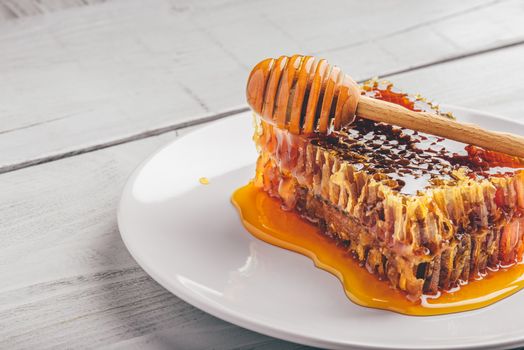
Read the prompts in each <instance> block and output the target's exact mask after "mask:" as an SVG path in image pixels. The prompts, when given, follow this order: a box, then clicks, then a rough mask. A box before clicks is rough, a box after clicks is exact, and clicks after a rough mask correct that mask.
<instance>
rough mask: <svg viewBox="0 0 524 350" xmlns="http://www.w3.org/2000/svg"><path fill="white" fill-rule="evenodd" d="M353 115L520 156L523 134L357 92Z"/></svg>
mask: <svg viewBox="0 0 524 350" xmlns="http://www.w3.org/2000/svg"><path fill="white" fill-rule="evenodd" d="M356 114H357V116H359V117H362V118H365V119H371V120H373V121H376V122H384V123H388V124H393V125H397V126H401V127H404V128H408V129H412V130H417V131H421V132H425V133H428V134H431V135H435V136H441V137H445V138H448V139H451V140H455V141H459V142H463V143H466V144H471V145H474V146H479V147H482V148H486V149H489V150H492V151H497V152H502V153H506V154H509V155H512V156H517V157H521V158H524V137H522V136H518V135H514V134H510V133H503V132H497V131H490V130H485V129H482V128H480V127H478V126H476V125H473V124H467V123H460V122H458V121H455V120H452V119H448V118H445V117H442V116H439V115H437V114H433V113H426V112H414V111H411V110H409V109H407V108H404V107H402V106H399V105H397V104H394V103H391V102H386V101H382V100H378V99H374V98H371V97H367V96H360V99H359V102H358V106H357V112H356Z"/></svg>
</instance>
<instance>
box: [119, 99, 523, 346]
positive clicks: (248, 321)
mask: <svg viewBox="0 0 524 350" xmlns="http://www.w3.org/2000/svg"><path fill="white" fill-rule="evenodd" d="M441 106H442V107H443V108H444V109H449V110H451V111H452V112H453V113H454V114H456V113H457V112H459V113H460V111H464V112H466V113H469V114H478V115H481V116H482V117H487V118H488V119H495V120H503V121H506V122H510V123H515V124H520V125H522V126H524V121H519V120H512V119H511V118H508V117H505V116H500V115H497V114H495V113H491V112H484V111H481V110H478V109H474V108H468V107H461V106H456V105H450V104H441ZM246 113H251V112H250V111H249V110H247V111H240V112H238V113H235V114H232V115H228V116H227V117H224V118H221V119H219V120H215V121H212V122H210V123H207V124H206V125H203V126H202V127H201V128H198V129H196V130H192V131H190V132H188V133H187V134H185V135H182V136H180V137H177V138H175V139H173V140H171V141H169V142H167V143H165V144H164V145H162V146H160V147H158V148H157V149H155V150H154V151H153V152H151V153H150V154H149V155H148V156H147V157H146V158H145V159H144V160H142V161H141V162H140V163H139V164H138V165H137V166H136V167H135V168H134V169H133V171H132V172H131V173H130V175H129V176H128V177H127V179H126V182H125V185H124V187H123V189H122V194H121V196H120V199H119V203H118V207H117V225H118V230H119V233H120V237H121V238H122V241H123V242H124V246H125V247H126V249H127V250H128V251H129V253H130V254H131V256H132V257H133V259H134V260H135V261H136V262H137V264H138V265H139V266H140V267H141V268H142V269H143V270H144V271H145V272H146V273H147V274H148V275H149V276H150V277H151V278H152V279H153V280H155V281H156V282H157V283H159V284H160V285H161V286H162V287H163V288H165V289H167V290H168V291H169V292H170V293H172V294H173V295H175V296H176V297H178V298H180V299H182V300H183V301H184V302H186V303H188V304H190V305H192V306H194V307H196V308H198V309H200V310H202V311H204V312H206V313H208V314H210V315H212V316H214V317H217V318H219V319H221V320H224V321H226V322H229V323H232V324H234V325H236V326H238V327H241V328H245V329H248V330H250V331H253V332H257V333H260V334H263V335H266V336H269V337H274V338H278V339H281V340H286V341H291V342H294V343H298V344H302V345H307V346H316V347H329V348H333V349H348V348H349V349H355V348H358V349H384V347H383V345H380V344H378V343H375V344H370V343H361V342H350V341H343V342H340V341H330V340H324V339H318V338H315V337H312V336H309V335H304V334H300V333H297V332H294V331H289V330H287V331H283V330H281V329H279V328H277V327H273V326H271V325H270V324H267V323H264V322H262V321H257V320H256V319H252V318H250V317H248V316H243V314H242V313H240V312H237V311H235V310H233V309H230V308H227V307H224V306H223V305H221V304H220V303H213V302H211V301H210V300H208V299H205V298H203V297H200V296H199V295H198V294H197V293H190V292H189V290H188V289H187V288H183V286H182V285H181V284H180V283H174V282H173V281H168V280H165V279H164V278H163V277H162V276H161V275H159V274H157V272H156V271H155V269H154V268H152V267H151V266H149V264H148V263H147V262H146V261H144V259H143V258H142V257H141V256H140V254H139V253H138V252H137V251H136V250H135V248H134V246H133V245H132V244H131V243H130V242H129V240H128V238H129V237H127V236H126V234H125V228H124V226H125V225H124V223H123V219H122V215H123V214H122V210H123V209H122V208H123V201H124V199H125V198H124V197H125V194H126V193H127V192H129V189H130V186H132V183H133V180H134V179H135V178H136V177H137V176H138V174H139V173H140V170H141V169H142V168H143V167H144V166H145V165H146V164H147V163H148V162H149V161H150V160H151V159H152V158H153V157H155V156H156V155H157V154H159V153H161V152H163V151H164V150H165V149H166V148H168V147H170V146H171V145H172V144H174V143H175V142H178V141H179V140H181V139H182V138H185V137H188V136H191V135H192V134H194V133H198V132H201V131H202V130H204V129H208V128H214V127H215V126H216V125H217V124H221V123H225V122H228V121H229V120H230V119H232V118H238V117H240V116H241V115H243V114H246ZM233 209H234V208H233ZM255 239H257V240H258V238H256V237H255ZM178 284H180V287H181V288H176V286H177V285H178ZM413 317H418V316H413ZM427 317H431V316H427ZM519 345H524V333H523V334H522V336H520V337H513V338H511V339H510V340H508V341H505V342H504V341H502V342H501V341H490V342H486V341H483V342H479V343H470V344H467V345H458V346H454V347H450V346H449V345H439V346H431V345H430V344H428V346H425V347H422V348H421V347H420V346H416V347H415V346H412V345H410V344H409V343H404V344H396V345H393V346H389V347H387V349H392V350H400V349H438V350H443V349H487V348H490V349H491V348H503V347H504V348H505V347H508V346H509V347H515V346H519Z"/></svg>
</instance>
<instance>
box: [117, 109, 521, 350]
mask: <svg viewBox="0 0 524 350" xmlns="http://www.w3.org/2000/svg"><path fill="white" fill-rule="evenodd" d="M450 109H451V110H453V111H454V112H455V113H456V115H457V116H460V119H461V120H463V121H467V122H475V123H477V124H480V125H481V126H483V127H486V128H489V129H496V130H501V131H511V132H514V133H517V134H521V135H522V134H524V125H521V124H518V123H515V122H512V121H509V120H504V119H501V118H497V117H495V116H492V115H488V114H486V113H482V112H478V111H472V110H466V109H462V108H447V110H450ZM251 135H252V121H251V116H250V114H249V113H243V114H240V115H237V116H234V117H230V118H227V119H224V120H221V121H218V122H215V123H213V124H210V125H209V126H207V127H204V128H202V129H200V130H197V131H195V132H193V133H191V134H188V135H187V136H185V137H182V138H180V139H177V140H175V141H173V142H172V143H170V144H168V145H167V146H165V147H163V148H161V149H160V150H159V151H157V152H155V153H154V154H153V155H151V156H150V157H149V158H148V159H147V160H145V161H144V163H143V164H142V165H141V166H140V167H138V169H136V170H135V172H134V174H133V175H132V176H131V177H130V179H129V180H128V183H127V185H126V187H125V189H124V192H123V195H122V199H121V202H120V208H119V212H118V225H119V228H120V232H121V234H122V238H123V240H124V242H125V244H126V246H127V248H128V249H129V251H130V252H131V254H132V255H133V257H134V258H135V259H136V261H137V262H138V263H139V264H140V265H141V266H142V267H143V268H144V270H146V271H147V273H149V274H150V275H151V276H152V277H153V278H154V279H155V280H157V281H158V282H159V283H160V284H161V285H163V286H164V287H165V288H167V289H168V290H170V291H171V292H172V293H174V294H176V295H177V296H178V297H180V298H182V299H183V300H185V301H187V302H188V303H190V304H193V305H194V306H196V307H198V308H200V309H202V310H204V311H206V312H208V313H210V314H212V315H214V316H217V317H219V318H222V319H224V320H226V321H229V322H232V323H234V324H237V325H239V326H242V327H245V328H248V329H251V330H253V331H257V332H260V333H263V334H267V335H270V336H274V337H278V338H282V339H286V340H290V341H294V342H298V343H302V344H306V345H313V346H321V347H327V348H340V349H342V348H344V349H345V348H389V349H408V348H409V349H411V348H424V349H429V348H439V349H450V348H460V349H464V348H471V347H490V348H492V347H509V346H517V345H522V344H524V317H522V315H521V312H520V310H523V309H524V293H523V292H520V293H517V294H515V295H513V296H511V297H509V298H507V299H505V300H502V301H500V302H498V303H496V304H494V305H492V306H489V307H486V308H483V309H480V310H476V311H470V312H464V313H459V314H452V315H445V316H431V317H411V316H403V315H399V314H396V313H393V312H389V311H382V310H374V309H367V308H364V307H360V306H357V305H355V304H353V303H352V302H351V301H349V300H348V299H347V297H346V295H345V294H344V291H343V289H342V286H341V284H340V282H339V281H338V280H337V279H336V278H335V277H334V276H332V275H330V274H329V273H327V272H325V271H323V270H319V269H317V268H315V267H314V265H313V263H312V262H311V260H309V259H308V258H306V257H304V256H302V255H299V254H296V253H293V252H290V251H286V250H284V249H280V248H277V247H274V246H271V245H269V244H267V243H264V242H262V241H259V240H258V239H256V238H254V237H252V236H251V235H250V234H249V233H248V232H247V231H246V230H245V229H244V228H243V227H242V225H241V223H240V221H239V217H238V214H237V212H236V210H235V209H234V208H233V206H232V204H231V203H230V196H231V193H232V192H233V191H234V190H235V189H236V188H237V187H240V186H242V185H244V184H246V183H247V182H248V180H249V179H250V178H251V177H252V176H253V174H254V162H255V160H256V156H257V154H256V152H255V148H254V146H253V143H252V141H251ZM201 177H207V178H209V181H210V183H209V185H202V184H200V182H199V178H201Z"/></svg>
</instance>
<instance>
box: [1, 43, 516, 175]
mask: <svg viewBox="0 0 524 350" xmlns="http://www.w3.org/2000/svg"><path fill="white" fill-rule="evenodd" d="M523 44H524V38H522V39H519V40H516V41H511V42H507V43H503V44H499V45H493V46H490V47H487V48H484V49H481V50H475V51H471V52H465V53H462V54H460V55H456V56H450V57H446V58H443V59H439V60H435V61H431V62H427V63H423V64H420V65H415V66H411V67H408V68H406V69H401V70H396V71H391V72H386V73H383V74H381V75H378V77H380V78H386V77H390V76H393V75H397V74H402V73H408V72H413V71H417V70H420V69H424V68H428V67H432V66H437V65H441V64H445V63H448V62H453V61H458V60H462V59H466V58H469V57H474V56H479V55H483V54H487V53H490V52H494V51H498V50H504V49H509V48H512V47H516V46H520V45H523ZM371 78H373V77H369V78H366V79H362V80H360V81H358V82H359V83H362V82H364V81H366V80H368V79H371ZM248 110H249V107H248V106H240V107H235V108H232V109H229V110H226V111H222V112H219V113H214V114H210V115H206V116H203V117H201V118H198V119H195V120H191V121H188V122H183V123H174V124H171V125H166V126H162V127H159V128H155V129H151V130H146V131H143V132H139V133H136V134H132V135H128V136H125V137H120V138H117V139H114V140H109V141H107V142H102V143H99V144H96V145H91V146H87V147H83V148H78V149H75V150H70V151H65V152H60V153H57V154H52V155H48V156H44V157H40V158H34V159H30V160H28V161H24V162H20V163H16V164H8V165H4V166H0V174H4V173H8V172H12V171H16V170H20V169H24V168H28V167H31V166H35V165H39V164H44V163H49V162H53V161H57V160H60V159H64V158H69V157H74V156H77V155H80V154H84V153H89V152H94V151H97V150H100V149H104V148H108V147H113V146H117V145H121V144H124V143H128V142H134V141H138V140H142V139H146V138H148V137H154V136H158V135H162V134H165V133H167V132H171V131H176V130H179V129H183V128H186V127H190V126H196V125H200V124H204V123H208V122H211V121H215V120H219V119H222V118H226V117H229V116H232V115H235V114H238V113H242V112H246V111H248Z"/></svg>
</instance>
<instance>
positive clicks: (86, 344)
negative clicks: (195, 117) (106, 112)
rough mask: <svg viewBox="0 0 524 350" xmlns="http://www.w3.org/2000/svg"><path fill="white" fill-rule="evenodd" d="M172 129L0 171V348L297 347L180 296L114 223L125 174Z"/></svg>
mask: <svg viewBox="0 0 524 350" xmlns="http://www.w3.org/2000/svg"><path fill="white" fill-rule="evenodd" d="M174 137H175V133H168V134H165V135H163V136H161V137H151V138H148V139H147V140H143V141H139V142H131V143H128V144H125V145H122V146H117V147H112V148H109V149H106V150H101V151H97V152H94V153H90V154H85V155H82V156H77V157H72V158H68V159H64V160H61V161H57V162H52V163H48V164H45V165H40V166H38V167H33V168H28V169H24V170H20V171H17V172H12V173H9V174H3V175H1V176H0V177H1V181H0V191H1V193H2V199H1V200H0V208H1V210H2V212H3V219H2V227H1V228H0V240H1V241H2V245H1V246H0V276H2V284H1V285H0V348H2V349H35V348H37V349H42V348H100V347H103V346H109V345H111V346H112V347H114V348H126V349H127V348H143V347H144V346H147V347H148V348H157V349H162V348H164V349H166V348H171V349H173V348H177V349H231V348H244V349H248V348H250V349H269V348H281V349H296V348H298V347H299V346H298V345H296V344H292V343H286V342H282V341H279V340H275V339H272V338H269V337H266V336H262V335H260V334H257V333H254V332H250V331H247V330H244V329H242V328H239V327H236V326H233V325H231V324H229V323H226V322H223V321H221V320H218V319H216V318H214V317H212V316H209V315H207V314H205V313H204V312H202V311H200V310H198V309H195V308H194V307H192V306H190V305H188V304H186V303H185V302H183V301H181V300H179V299H178V298H177V297H175V296H174V295H172V294H171V293H169V292H168V291H166V290H165V289H163V288H162V287H160V286H159V285H158V284H157V283H155V282H154V281H153V280H152V279H151V278H150V277H149V276H147V275H146V274H145V272H144V271H142V269H140V268H139V267H138V266H137V265H136V263H135V261H134V260H133V259H132V258H131V257H130V255H129V254H128V253H127V250H126V249H125V247H124V245H123V242H122V241H121V239H120V235H119V233H118V230H117V224H116V215H115V213H116V206H117V202H118V199H119V196H120V192H121V189H122V187H123V184H124V182H125V179H126V178H127V176H128V175H129V173H130V172H131V170H132V169H133V168H134V167H135V166H136V165H137V164H138V163H139V162H140V161H141V160H142V159H143V158H144V157H145V156H146V155H147V154H148V153H150V152H152V151H153V150H154V149H156V148H157V147H159V146H160V145H161V144H163V143H165V142H167V141H169V140H171V139H173V138H174Z"/></svg>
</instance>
